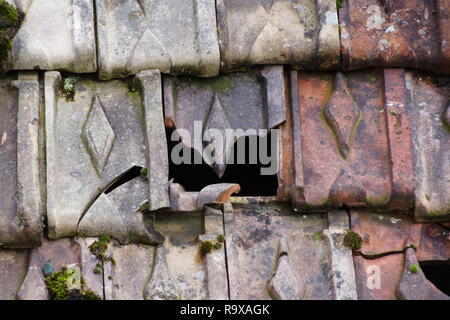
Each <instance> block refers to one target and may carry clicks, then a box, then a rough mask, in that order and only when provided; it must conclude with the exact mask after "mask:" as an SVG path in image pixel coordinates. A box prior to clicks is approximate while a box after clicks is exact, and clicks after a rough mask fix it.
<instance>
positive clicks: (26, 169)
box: [0, 72, 43, 248]
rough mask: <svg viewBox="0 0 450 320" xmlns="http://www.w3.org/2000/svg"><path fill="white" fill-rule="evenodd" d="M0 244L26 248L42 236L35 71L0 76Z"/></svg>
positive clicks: (40, 145) (39, 123)
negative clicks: (14, 76) (6, 76)
mask: <svg viewBox="0 0 450 320" xmlns="http://www.w3.org/2000/svg"><path fill="white" fill-rule="evenodd" d="M0 96H1V100H2V103H1V105H0V109H1V110H2V111H1V113H2V117H1V120H0V136H1V141H0V163H1V164H0V170H1V175H2V188H1V190H0V246H4V247H9V248H30V247H36V246H39V245H40V241H41V238H42V221H43V197H42V189H41V188H43V186H42V178H43V176H42V172H41V168H42V167H41V165H42V163H41V160H40V159H41V157H42V148H41V147H42V142H43V141H42V137H40V131H41V129H40V126H41V125H42V124H43V119H42V115H41V111H40V109H41V101H40V93H39V82H38V75H37V73H34V72H33V73H30V74H26V73H21V74H20V75H19V80H12V79H11V78H3V79H2V80H0Z"/></svg>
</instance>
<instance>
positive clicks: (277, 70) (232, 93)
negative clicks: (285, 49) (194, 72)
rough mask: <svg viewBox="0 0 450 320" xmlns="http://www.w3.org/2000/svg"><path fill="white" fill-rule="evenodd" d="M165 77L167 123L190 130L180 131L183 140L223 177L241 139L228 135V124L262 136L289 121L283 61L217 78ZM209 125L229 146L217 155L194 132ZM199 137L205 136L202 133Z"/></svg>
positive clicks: (205, 129)
mask: <svg viewBox="0 0 450 320" xmlns="http://www.w3.org/2000/svg"><path fill="white" fill-rule="evenodd" d="M163 80H164V108H165V123H166V126H168V127H172V128H176V129H185V130H187V131H188V133H189V134H190V137H186V136H185V135H184V134H183V132H182V131H180V132H179V134H180V135H181V140H182V141H183V144H184V145H186V146H187V147H191V148H194V149H195V150H196V151H198V152H199V154H201V155H203V160H204V161H205V162H206V163H207V164H209V165H210V166H211V167H212V168H213V169H214V171H215V172H216V174H217V175H218V176H219V177H222V176H223V174H224V172H225V169H226V164H227V162H229V161H230V160H231V156H230V154H231V152H232V150H233V144H234V142H235V140H236V139H234V137H232V136H230V135H227V134H226V129H241V130H242V132H241V133H240V136H245V135H256V134H258V132H257V130H259V129H270V128H272V127H275V126H277V125H279V124H280V123H282V122H283V121H284V120H285V108H286V100H285V84H284V76H283V68H282V67H280V66H276V67H267V68H265V69H261V70H259V69H254V70H252V71H250V72H246V73H233V74H229V75H222V76H219V77H216V78H211V79H195V78H188V77H177V78H175V77H170V76H166V77H164V79H163ZM269 89H272V90H271V91H269ZM208 129H216V130H219V132H220V133H221V134H222V137H223V149H224V150H216V151H217V152H216V155H215V157H209V156H208V153H207V152H203V149H204V148H206V147H207V145H208V142H207V141H204V142H203V145H202V144H201V143H197V142H196V141H197V139H199V137H196V136H194V135H195V134H197V135H199V134H201V135H202V137H204V134H205V132H206V131H207V130H208ZM249 129H253V133H252V131H248V130H249ZM194 138H195V139H196V140H194ZM199 141H203V140H202V139H201V137H200V140H199ZM175 182H176V181H175Z"/></svg>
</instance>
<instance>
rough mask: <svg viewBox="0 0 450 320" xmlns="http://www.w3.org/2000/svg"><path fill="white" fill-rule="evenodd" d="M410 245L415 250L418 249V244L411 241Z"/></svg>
mask: <svg viewBox="0 0 450 320" xmlns="http://www.w3.org/2000/svg"><path fill="white" fill-rule="evenodd" d="M409 246H410V247H411V248H413V249H414V250H417V246H416V245H415V244H414V243H411V244H410V245H409Z"/></svg>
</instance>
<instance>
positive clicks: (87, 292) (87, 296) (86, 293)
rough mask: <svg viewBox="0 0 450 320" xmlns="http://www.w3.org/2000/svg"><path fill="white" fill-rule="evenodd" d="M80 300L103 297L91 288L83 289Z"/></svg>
mask: <svg viewBox="0 0 450 320" xmlns="http://www.w3.org/2000/svg"><path fill="white" fill-rule="evenodd" d="M80 300H102V298H101V297H100V296H99V295H98V294H96V293H95V292H94V291H92V290H91V289H86V290H81V292H80Z"/></svg>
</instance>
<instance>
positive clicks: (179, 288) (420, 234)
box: [0, 203, 450, 300]
mask: <svg viewBox="0 0 450 320" xmlns="http://www.w3.org/2000/svg"><path fill="white" fill-rule="evenodd" d="M214 207H215V208H213V207H206V208H205V210H204V211H203V212H202V211H197V212H191V213H173V214H170V215H167V214H164V213H157V214H156V215H155V217H154V219H155V221H156V227H157V228H158V230H160V231H161V232H162V233H164V234H165V236H166V239H167V240H166V241H165V242H164V244H161V245H158V246H152V245H143V244H130V245H121V244H119V243H118V242H116V241H111V242H110V243H109V244H107V248H105V249H106V250H105V253H104V258H103V259H101V258H98V257H96V256H95V255H94V254H92V253H91V250H90V246H92V244H93V243H94V241H98V239H96V238H72V239H59V240H56V241H49V240H44V241H43V243H42V246H41V247H39V248H36V249H32V250H0V284H1V287H2V290H1V292H0V299H14V298H18V299H49V293H48V291H47V289H46V284H45V282H44V276H47V275H48V273H49V271H52V270H54V271H58V270H60V269H61V268H62V267H63V266H67V267H68V268H69V269H70V270H78V272H79V273H80V274H79V275H78V284H79V287H80V286H81V285H80V278H81V277H83V280H84V281H82V283H83V285H82V286H83V287H84V288H83V289H87V288H89V289H91V290H92V291H93V292H95V293H96V294H98V296H99V297H101V298H104V299H107V300H115V299H116V300H122V299H126V300H128V299H137V300H140V299H163V300H167V299H188V300H191V299H201V300H203V299H292V300H295V299H305V300H311V299H313V300H317V299H320V300H322V299H324V300H328V299H337V300H345V299H361V300H366V299H396V298H400V299H449V297H448V296H446V295H445V294H444V293H443V292H440V290H439V289H438V288H436V287H435V286H434V285H433V284H432V283H431V282H430V281H428V280H427V279H426V277H425V275H424V273H423V271H422V269H421V268H420V267H419V261H420V262H421V263H422V265H424V264H426V263H427V262H430V261H433V262H434V263H439V262H441V263H445V261H446V260H448V258H450V241H449V239H448V230H446V229H445V228H444V227H442V226H439V225H437V224H432V223H425V224H415V223H414V222H413V221H412V219H411V218H410V217H408V216H404V215H395V216H385V215H382V214H379V213H376V212H370V211H369V212H362V211H353V210H352V211H351V212H350V214H347V212H344V211H332V212H329V213H328V214H316V215H302V214H298V213H295V212H294V211H292V209H291V208H288V207H287V206H285V205H280V204H276V203H271V204H267V203H266V204H264V203H253V204H248V203H247V204H232V205H231V204H230V203H227V204H224V205H223V206H217V205H216V206H214ZM349 216H350V219H349ZM350 227H351V228H352V229H353V230H354V231H356V232H357V233H358V234H359V235H360V236H361V237H362V243H361V248H360V249H358V250H357V251H354V252H353V253H354V254H353V255H352V249H350V248H348V247H346V246H345V245H344V242H345V238H346V236H347V234H348V232H349V231H348V230H349V229H350ZM223 239H224V241H223ZM102 241H103V240H102ZM207 241H211V243H214V244H217V243H219V244H221V245H220V247H216V248H215V249H213V250H212V251H210V252H207V251H205V250H203V251H202V249H201V248H202V243H206V242H207ZM355 253H359V254H358V255H356V254H355ZM410 266H416V268H415V269H414V268H413V269H411V267H410ZM410 270H413V272H412V271H410ZM438 286H439V284H438ZM71 287H72V288H73V285H71ZM418 288H420V290H419V289H418ZM442 288H443V289H442V290H445V289H444V287H442Z"/></svg>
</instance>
